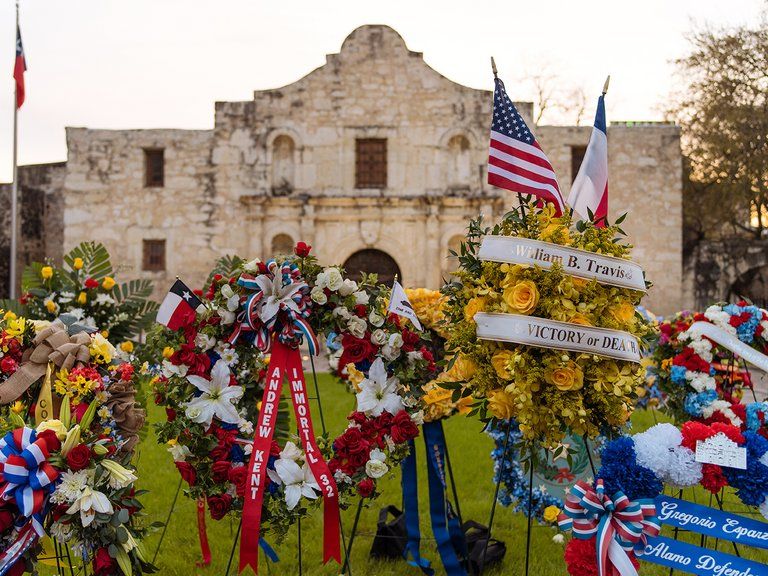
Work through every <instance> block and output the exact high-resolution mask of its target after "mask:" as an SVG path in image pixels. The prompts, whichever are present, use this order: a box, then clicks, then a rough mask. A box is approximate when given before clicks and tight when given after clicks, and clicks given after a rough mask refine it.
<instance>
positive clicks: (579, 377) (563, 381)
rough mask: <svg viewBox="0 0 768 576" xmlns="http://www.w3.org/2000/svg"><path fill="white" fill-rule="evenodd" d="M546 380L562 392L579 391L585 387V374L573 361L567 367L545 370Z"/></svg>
mask: <svg viewBox="0 0 768 576" xmlns="http://www.w3.org/2000/svg"><path fill="white" fill-rule="evenodd" d="M544 379H545V380H546V381H547V382H549V383H550V384H552V385H553V386H556V387H557V389H558V390H560V391H562V392H567V391H568V390H579V389H581V387H582V386H584V373H583V372H582V371H581V368H579V365H578V364H576V362H574V361H573V360H569V361H568V363H567V364H566V365H565V366H560V367H557V368H551V369H549V370H545V371H544Z"/></svg>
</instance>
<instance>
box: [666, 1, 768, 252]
mask: <svg viewBox="0 0 768 576" xmlns="http://www.w3.org/2000/svg"><path fill="white" fill-rule="evenodd" d="M691 46H692V50H691V53H690V54H689V55H688V56H686V57H684V58H681V59H679V60H677V62H676V64H677V66H678V71H679V73H680V75H681V76H682V78H683V79H684V82H685V84H686V88H685V90H684V91H682V92H681V93H680V94H678V95H677V96H676V97H674V98H673V104H672V106H671V108H670V110H669V112H670V114H671V115H672V116H673V117H674V118H675V119H676V120H677V121H678V122H679V123H680V125H681V126H682V128H683V136H682V144H683V152H684V154H685V156H686V171H687V172H688V173H689V179H690V181H689V183H688V184H687V185H686V189H685V192H684V193H685V195H686V198H685V208H686V225H687V226H690V227H694V229H695V230H694V235H699V236H707V237H711V236H718V235H722V234H723V233H727V232H729V231H730V232H731V233H733V232H739V233H748V234H752V235H754V236H756V237H761V236H763V235H764V234H765V233H766V232H768V19H766V17H765V15H764V17H763V18H762V20H761V22H760V23H759V25H757V26H753V27H750V26H741V27H737V28H731V29H717V30H713V29H705V30H701V31H697V32H695V33H694V34H693V35H692V36H691ZM757 215H761V217H757Z"/></svg>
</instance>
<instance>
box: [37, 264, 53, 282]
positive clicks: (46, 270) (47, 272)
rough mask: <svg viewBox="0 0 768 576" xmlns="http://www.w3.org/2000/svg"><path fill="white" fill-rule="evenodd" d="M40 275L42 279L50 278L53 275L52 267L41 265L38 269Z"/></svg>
mask: <svg viewBox="0 0 768 576" xmlns="http://www.w3.org/2000/svg"><path fill="white" fill-rule="evenodd" d="M40 276H42V277H43V280H50V279H51V278H52V277H53V268H51V267H50V266H43V267H42V269H41V270H40Z"/></svg>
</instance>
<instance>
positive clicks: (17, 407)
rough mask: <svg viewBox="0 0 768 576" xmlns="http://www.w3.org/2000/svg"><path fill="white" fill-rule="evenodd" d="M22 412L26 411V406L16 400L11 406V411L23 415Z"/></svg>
mask: <svg viewBox="0 0 768 576" xmlns="http://www.w3.org/2000/svg"><path fill="white" fill-rule="evenodd" d="M24 410H26V406H24V402H22V401H21V400H16V402H14V403H13V405H12V406H11V411H12V412H13V413H14V414H23V413H24Z"/></svg>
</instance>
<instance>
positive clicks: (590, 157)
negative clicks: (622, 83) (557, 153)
mask: <svg viewBox="0 0 768 576" xmlns="http://www.w3.org/2000/svg"><path fill="white" fill-rule="evenodd" d="M605 124H606V123H605V92H603V94H602V95H601V96H600V98H599V99H598V100H597V113H596V114H595V126H594V128H592V136H591V137H590V139H589V145H588V146H587V152H586V153H585V154H584V160H583V161H582V163H581V167H580V168H579V173H578V175H577V176H576V179H575V180H574V181H573V185H572V186H571V193H570V194H569V196H568V204H569V205H570V206H571V207H572V208H573V210H574V211H575V212H576V213H577V214H578V215H579V216H581V217H582V218H584V219H586V218H587V217H588V212H587V211H588V210H589V211H591V212H592V214H594V217H595V222H597V225H598V226H600V227H602V226H604V225H605V218H607V216H608V135H607V132H606V128H605Z"/></svg>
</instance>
